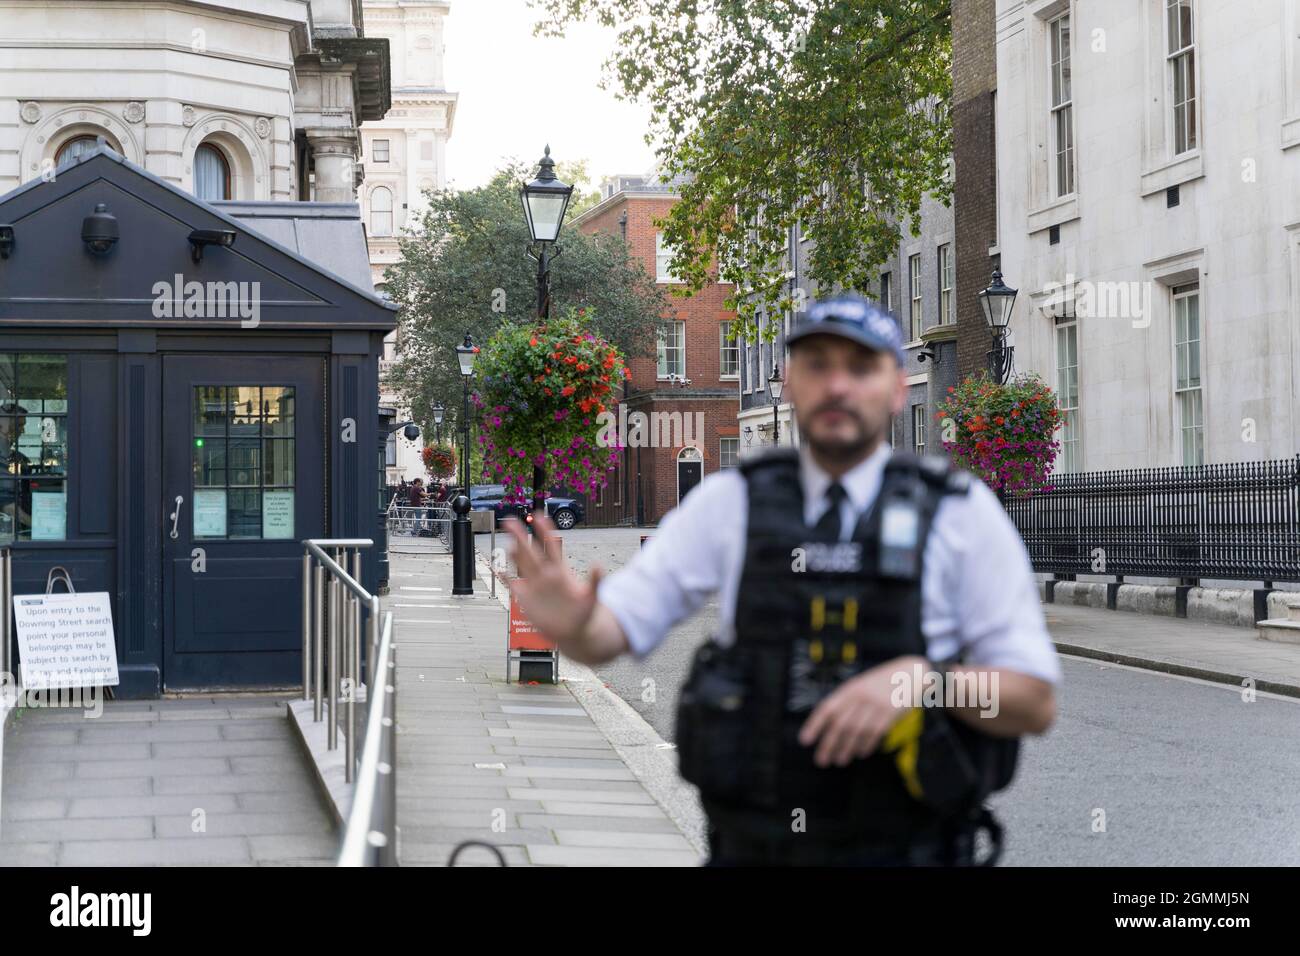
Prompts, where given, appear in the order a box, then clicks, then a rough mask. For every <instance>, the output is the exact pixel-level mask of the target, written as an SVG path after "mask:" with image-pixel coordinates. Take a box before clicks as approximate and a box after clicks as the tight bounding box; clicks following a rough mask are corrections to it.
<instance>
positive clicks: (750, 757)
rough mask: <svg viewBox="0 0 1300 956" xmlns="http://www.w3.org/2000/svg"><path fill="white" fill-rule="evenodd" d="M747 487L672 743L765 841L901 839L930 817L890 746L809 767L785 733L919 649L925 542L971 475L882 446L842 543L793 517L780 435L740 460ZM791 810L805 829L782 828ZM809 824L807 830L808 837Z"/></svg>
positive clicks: (721, 805)
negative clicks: (720, 638)
mask: <svg viewBox="0 0 1300 956" xmlns="http://www.w3.org/2000/svg"><path fill="white" fill-rule="evenodd" d="M741 471H742V473H743V475H744V477H745V480H746V485H747V489H748V498H749V505H748V525H747V535H746V544H745V557H744V566H743V570H742V572H741V576H740V583H739V591H738V594H737V601H736V613H735V642H734V644H733V645H732V646H730V647H728V648H722V647H720V646H719V645H717V644H714V643H712V642H711V643H709V644H706V645H704V647H702V648H701V649H700V651H699V652H698V653H697V657H696V666H695V668H694V669H693V671H692V674H691V677H690V679H689V680H688V682H687V685H686V686H685V687H684V688H683V692H682V698H681V703H680V705H679V715H678V716H679V720H678V742H677V743H678V749H679V759H680V763H681V768H682V773H683V776H685V777H686V779H687V780H690V781H691V782H692V783H695V784H696V785H697V786H699V788H700V791H701V798H702V799H703V801H704V805H705V808H706V810H707V811H708V813H709V817H710V819H711V821H712V822H713V823H714V825H715V826H717V825H719V824H721V825H724V826H726V827H728V828H729V829H730V830H731V831H732V832H734V833H739V834H743V833H745V832H746V831H752V832H753V833H755V834H756V835H761V836H762V838H763V839H771V838H772V837H774V836H780V835H782V834H790V835H791V838H792V839H800V840H807V839H810V838H811V839H818V838H821V839H829V840H854V841H859V842H866V843H873V844H881V845H885V844H898V843H906V841H907V840H908V839H909V837H910V836H911V835H913V834H916V833H919V832H925V831H928V830H931V829H932V828H933V827H934V826H935V825H937V824H938V823H939V816H938V814H937V813H936V811H935V810H933V809H932V808H930V807H928V806H927V805H926V804H924V803H922V802H920V801H918V800H916V799H914V798H913V797H912V796H911V795H909V793H908V792H907V789H906V787H905V786H904V784H903V779H902V776H901V774H900V772H899V770H898V768H897V766H896V765H895V762H894V757H893V756H892V755H890V754H885V753H881V752H877V753H875V754H872V755H871V756H869V757H867V758H864V759H859V760H855V761H853V762H852V763H851V764H849V765H848V766H847V767H827V768H819V767H817V766H815V765H814V763H813V755H814V753H815V750H816V747H815V745H814V746H813V747H804V746H803V745H802V744H800V743H799V742H798V739H797V735H798V732H799V729H800V728H801V727H802V726H803V723H804V721H805V720H806V719H807V717H808V715H809V714H810V713H811V712H812V710H813V708H814V707H815V705H816V703H817V702H818V701H819V700H821V699H822V698H823V697H824V696H826V694H828V693H829V692H830V691H832V690H833V689H834V688H835V687H837V686H838V685H839V684H841V683H842V682H843V681H844V680H846V679H848V678H850V677H853V676H854V675H856V674H859V673H861V672H862V671H865V670H869V669H871V668H872V667H875V666H877V665H879V664H881V663H884V662H885V661H888V660H890V659H892V658H895V657H899V656H902V655H907V654H916V655H920V656H921V657H925V656H926V645H925V639H924V636H923V634H922V632H921V574H922V556H923V554H924V549H925V542H926V539H927V537H928V534H929V531H930V526H931V524H932V522H933V518H934V514H935V512H936V510H937V509H938V506H939V502H940V500H941V499H942V498H943V496H944V495H947V494H956V493H964V492H965V490H966V488H967V486H968V480H969V476H968V475H966V474H965V473H962V472H955V471H952V470H950V469H949V468H948V466H947V464H946V462H943V461H941V460H937V459H934V460H931V459H919V458H917V457H916V456H913V455H908V454H902V453H894V454H893V455H892V456H891V457H890V459H889V460H888V461H887V463H886V465H885V469H884V474H883V476H882V481H881V488H880V491H879V494H878V495H877V497H876V499H875V501H874V502H873V503H872V505H871V507H870V509H869V510H868V511H867V512H866V513H865V514H863V515H862V516H861V518H860V520H859V521H858V524H857V526H856V528H855V529H854V532H853V535H852V538H851V540H850V541H849V542H846V543H840V542H838V541H832V540H829V536H828V535H825V534H822V535H819V534H818V533H817V532H816V531H815V529H813V528H810V527H809V526H808V525H806V524H805V523H804V520H803V511H804V502H803V489H802V485H801V483H800V480H799V459H798V455H797V453H796V452H794V450H793V449H780V450H774V451H772V452H769V453H768V454H766V455H764V456H762V457H759V458H755V459H750V460H749V461H747V462H745V463H743V464H742V465H741ZM800 814H802V822H803V826H804V828H805V829H804V831H803V832H800V831H799V829H798V828H796V827H792V821H793V820H795V819H796V818H797V817H798V816H799V815H800ZM804 833H806V836H805V835H804Z"/></svg>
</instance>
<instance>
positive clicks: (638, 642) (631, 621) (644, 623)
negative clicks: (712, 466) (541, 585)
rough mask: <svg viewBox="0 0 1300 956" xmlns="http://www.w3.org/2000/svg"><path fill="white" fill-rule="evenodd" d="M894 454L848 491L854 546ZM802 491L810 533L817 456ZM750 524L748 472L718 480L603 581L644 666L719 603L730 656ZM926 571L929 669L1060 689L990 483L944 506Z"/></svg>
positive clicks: (602, 589) (845, 518) (871, 461)
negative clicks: (950, 667) (680, 626)
mask: <svg viewBox="0 0 1300 956" xmlns="http://www.w3.org/2000/svg"><path fill="white" fill-rule="evenodd" d="M891 453H892V449H890V448H889V446H888V445H884V444H882V445H881V446H880V448H878V449H877V450H876V451H875V452H874V453H873V454H872V455H871V456H870V457H869V458H867V459H866V460H865V461H863V462H861V463H860V464H858V465H856V466H855V467H854V468H853V469H852V470H851V471H849V472H847V473H845V475H844V476H843V477H842V478H841V479H840V484H841V485H843V487H844V490H845V491H846V492H847V493H848V494H847V496H846V497H845V499H844V501H843V503H842V505H841V507H842V508H843V513H842V514H841V519H840V525H841V532H842V534H841V538H842V540H848V539H849V538H850V537H852V534H853V529H854V527H855V526H856V524H857V522H858V519H859V517H860V516H861V515H862V513H863V512H865V511H866V510H867V509H868V508H869V507H870V506H871V504H872V502H873V501H874V500H875V498H876V495H877V493H878V492H879V491H880V483H881V478H882V475H883V473H884V467H885V462H886V461H887V460H888V458H889V456H890V454H891ZM800 481H801V483H802V485H803V494H804V520H805V521H806V522H807V523H808V524H809V525H810V526H811V525H813V524H815V523H816V522H817V520H818V519H819V518H820V517H821V515H822V513H823V512H824V511H825V510H826V508H827V507H828V502H827V498H826V489H827V488H829V487H830V484H831V478H830V476H829V475H828V474H827V473H826V472H825V471H823V470H822V469H821V468H819V467H818V466H817V464H816V463H815V462H813V460H812V457H811V456H810V455H809V454H808V453H807V451H806V450H801V452H800ZM793 505H794V502H791V506H793ZM748 514H749V501H748V494H747V487H746V484H745V479H744V476H743V475H741V473H740V471H739V469H735V468H728V469H725V470H723V471H719V472H717V473H715V474H712V475H709V476H708V477H707V478H705V479H704V480H703V481H702V482H700V484H699V485H698V486H696V487H695V489H694V490H692V491H691V492H690V494H688V495H687V496H686V497H685V498H684V499H683V500H682V503H681V504H680V505H679V506H678V507H677V508H676V509H674V510H673V511H672V512H670V513H669V514H668V515H667V516H666V517H665V518H664V520H663V521H662V522H661V523H660V525H659V528H658V530H657V531H655V532H654V534H653V535H652V536H651V538H650V540H649V541H647V542H646V544H645V547H644V548H642V549H641V551H640V552H639V553H638V554H637V555H636V556H635V557H634V558H633V559H632V560H631V561H630V562H629V563H628V564H627V565H626V566H624V567H623V568H621V569H620V570H618V571H616V572H614V573H612V574H610V575H609V576H608V577H607V578H605V579H604V580H603V581H601V583H600V585H599V589H598V591H597V597H598V599H599V600H600V603H602V604H604V605H605V606H606V607H608V608H609V609H610V610H611V611H612V612H613V614H614V616H615V617H616V618H617V619H618V622H619V624H620V625H622V628H623V633H624V634H625V635H626V636H627V640H628V643H629V644H630V645H631V648H632V652H633V653H634V654H635V655H636V656H637V657H644V656H645V655H647V654H649V653H650V652H651V651H652V650H654V648H655V647H657V646H658V644H659V642H660V641H662V640H663V639H664V637H665V636H666V635H667V633H668V632H669V631H670V630H671V629H672V628H673V626H674V625H676V624H677V623H678V622H679V621H681V620H683V619H684V618H686V617H688V616H689V615H691V614H692V613H694V612H695V611H696V610H698V609H699V608H700V607H701V606H702V605H703V604H704V603H705V602H706V601H707V600H708V599H709V597H710V596H711V595H713V594H714V593H715V592H719V591H720V592H721V599H720V608H719V620H718V633H717V634H716V635H715V639H716V640H717V641H718V642H719V643H720V644H723V645H727V644H730V643H731V642H732V641H733V640H734V639H735V634H734V627H733V621H734V619H735V611H736V593H737V591H738V589H739V586H740V573H741V568H742V565H743V564H744V558H745V532H746V524H747V519H748ZM922 568H923V570H922V578H921V630H922V633H923V634H924V635H925V640H926V647H927V650H928V657H929V658H930V660H933V661H939V660H946V659H949V658H951V657H955V656H957V655H958V654H959V653H964V654H965V656H966V661H967V663H969V664H972V665H976V666H984V667H1000V668H1006V669H1007V670H1011V671H1016V672H1018V673H1021V674H1027V675H1029V676H1031V677H1037V678H1040V679H1042V680H1045V681H1049V682H1051V683H1053V684H1056V683H1059V682H1060V680H1061V665H1060V662H1059V661H1058V660H1057V656H1056V649H1055V648H1054V647H1053V646H1052V642H1051V639H1050V638H1049V636H1048V634H1047V627H1046V623H1045V622H1044V620H1043V610H1042V605H1041V604H1040V602H1039V597H1038V587H1037V584H1036V583H1035V581H1034V576H1033V572H1032V569H1031V567H1030V563H1029V555H1028V553H1027V552H1026V551H1025V546H1024V543H1023V542H1022V541H1021V540H1020V535H1019V534H1018V533H1017V532H1016V529H1015V526H1014V525H1013V524H1012V523H1011V519H1010V518H1008V517H1007V514H1006V512H1005V511H1004V510H1003V508H1002V505H1001V503H1000V502H999V501H998V499H997V497H996V496H995V495H994V494H993V492H992V491H990V490H989V488H988V486H987V485H985V484H984V483H983V482H982V481H979V480H978V479H976V480H973V481H971V487H970V490H969V491H968V492H967V493H966V494H964V495H960V494H958V495H947V496H945V497H944V498H943V499H942V500H941V502H940V505H939V508H938V511H937V512H936V513H935V518H934V523H933V526H932V527H931V530H930V536H929V538H928V540H927V542H926V546H925V554H924V562H923V565H922Z"/></svg>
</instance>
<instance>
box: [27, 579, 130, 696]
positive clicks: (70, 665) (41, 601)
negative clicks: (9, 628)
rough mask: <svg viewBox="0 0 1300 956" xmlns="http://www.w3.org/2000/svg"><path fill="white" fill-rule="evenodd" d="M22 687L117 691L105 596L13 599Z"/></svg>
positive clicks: (110, 616) (114, 650) (114, 648)
mask: <svg viewBox="0 0 1300 956" xmlns="http://www.w3.org/2000/svg"><path fill="white" fill-rule="evenodd" d="M14 623H15V624H16V625H17V637H18V657H19V662H20V667H21V677H22V684H23V687H24V688H26V689H27V690H49V689H55V688H60V687H115V686H117V684H118V676H117V645H116V642H115V641H114V638H113V613H112V610H111V608H110V606H109V598H108V592H107V591H97V592H91V593H87V594H15V595H14Z"/></svg>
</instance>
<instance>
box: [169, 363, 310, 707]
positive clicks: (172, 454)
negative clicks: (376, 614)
mask: <svg viewBox="0 0 1300 956" xmlns="http://www.w3.org/2000/svg"><path fill="white" fill-rule="evenodd" d="M324 400H325V395H324V362H323V361H322V360H321V359H318V358H306V357H301V358H300V357H294V356H285V357H278V356H277V357H263V356H184V355H181V356H164V358H163V442H162V449H163V483H162V494H163V508H162V514H163V521H164V526H163V529H162V531H163V533H162V541H163V562H162V564H163V582H162V600H163V686H164V687H166V688H167V689H169V690H185V689H195V688H203V689H208V690H212V689H219V688H224V687H259V686H260V687H276V686H292V685H297V684H299V683H300V682H301V680H302V660H301V654H302V621H301V615H302V608H301V605H302V601H301V596H300V595H301V588H302V580H301V579H302V544H301V542H302V540H303V539H304V538H313V537H323V536H324V532H325V526H326V525H325V488H324V474H325V453H324V448H325V436H324V421H323V409H324V404H325V401H324Z"/></svg>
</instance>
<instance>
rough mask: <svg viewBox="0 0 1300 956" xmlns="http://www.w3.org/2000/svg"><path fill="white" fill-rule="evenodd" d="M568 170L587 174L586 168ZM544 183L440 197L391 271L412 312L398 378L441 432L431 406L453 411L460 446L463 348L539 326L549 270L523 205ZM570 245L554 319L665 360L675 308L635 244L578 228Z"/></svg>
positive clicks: (515, 167) (509, 175)
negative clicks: (660, 350) (526, 194)
mask: <svg viewBox="0 0 1300 956" xmlns="http://www.w3.org/2000/svg"><path fill="white" fill-rule="evenodd" d="M563 172H564V175H565V176H569V175H575V174H576V175H577V176H578V177H580V178H581V177H583V176H585V173H584V172H583V167H582V166H581V165H575V166H572V167H569V168H568V169H565V170H563ZM533 175H534V170H533V169H532V168H531V167H528V166H525V165H523V164H512V165H508V166H506V167H505V168H503V169H501V170H500V171H498V172H497V174H496V175H495V176H494V177H493V178H492V181H491V182H489V183H488V184H487V185H485V186H482V187H479V188H476V189H469V190H463V191H454V190H445V191H442V192H438V193H430V194H428V197H429V205H428V208H427V210H426V211H425V213H424V214H423V216H422V217H421V219H420V222H419V224H418V227H417V229H416V230H414V231H413V232H411V233H410V234H408V235H405V236H403V237H401V238H400V240H399V248H400V250H401V256H402V261H401V262H399V263H397V264H396V265H394V266H392V267H390V268H389V269H388V270H387V272H386V273H385V276H384V281H385V282H386V284H387V289H388V293H389V295H391V296H392V297H393V300H394V301H395V302H397V303H398V304H399V305H401V306H402V311H401V313H400V315H399V317H398V321H399V328H400V332H399V336H400V340H401V341H400V349H399V354H400V358H399V360H398V362H397V364H396V365H395V367H394V369H393V370H392V371H391V372H390V373H389V374H390V376H391V378H392V381H393V382H394V383H395V384H396V389H397V391H398V392H399V394H400V395H401V396H402V400H403V402H404V403H405V404H406V405H407V406H408V407H409V408H410V409H411V415H412V417H413V418H414V419H415V420H416V421H417V422H419V423H420V424H421V425H422V426H424V427H425V430H426V431H427V432H428V433H429V434H432V433H433V427H432V413H431V411H430V408H431V406H432V405H433V403H434V402H437V401H441V402H442V403H443V404H445V405H446V407H447V415H446V421H444V422H443V426H442V429H443V432H442V433H443V435H444V436H446V437H449V438H450V439H452V440H453V441H455V442H457V443H459V439H460V433H461V418H462V409H463V405H464V402H463V387H464V386H463V383H462V379H461V374H460V366H459V363H458V362H457V359H456V351H455V349H456V346H457V345H460V344H461V343H462V342H463V341H464V339H465V333H466V332H469V333H470V334H471V335H472V336H473V338H474V341H475V342H476V343H478V344H479V345H482V344H483V343H484V342H486V341H487V340H488V339H489V338H490V337H491V336H492V335H493V334H494V333H495V332H497V331H498V330H499V329H501V328H502V327H504V326H508V325H512V324H514V325H517V324H526V325H532V324H533V323H534V322H535V321H536V310H537V265H536V263H535V262H534V261H533V260H532V259H530V258H529V257H528V255H527V254H526V250H527V248H528V228H527V225H526V223H525V221H524V213H523V208H522V206H521V204H520V200H519V185H520V183H521V182H522V181H524V180H525V179H528V178H531V177H532V176H533ZM562 178H563V177H562ZM566 181H571V180H566ZM574 198H575V203H576V201H577V200H578V198H579V197H578V194H577V193H575V196H574ZM587 198H588V199H590V198H591V197H587ZM573 208H574V207H573V206H571V207H570V218H571V217H572V215H574V214H575V213H574V212H573ZM558 245H559V247H560V248H561V250H562V254H561V255H560V256H559V257H558V258H556V259H555V261H554V264H553V266H552V268H551V310H552V315H561V314H563V313H564V312H565V310H567V309H569V308H575V309H576V308H585V309H588V310H590V311H591V312H592V313H593V314H594V315H595V316H596V317H597V318H596V320H595V323H594V325H593V328H592V330H593V332H595V333H596V334H598V335H600V336H601V337H602V338H605V339H608V340H609V341H610V342H611V343H613V344H615V345H616V346H617V347H618V349H619V351H620V352H621V353H622V354H625V355H648V354H653V351H652V350H653V348H654V329H655V325H656V322H657V321H658V319H659V316H660V314H661V313H662V312H663V310H664V308H665V306H666V304H667V302H666V299H665V298H664V296H663V294H662V293H661V292H660V290H659V287H658V286H657V285H656V283H655V281H654V279H653V277H651V276H648V275H647V274H646V271H645V269H644V267H643V266H642V265H641V263H640V262H639V261H636V260H633V259H631V258H629V256H628V251H627V245H626V244H625V243H624V242H623V240H622V239H621V238H620V237H618V236H614V235H608V234H597V235H586V234H584V233H582V232H580V231H579V230H577V229H573V228H569V227H566V228H565V229H564V231H563V232H561V234H560V241H559V243H558ZM476 377H477V376H476ZM473 387H475V386H474V383H473V382H471V388H473ZM473 412H474V410H473V409H472V408H471V415H473ZM471 427H476V426H474V425H473V423H471ZM475 444H476V443H475ZM472 473H473V474H477V473H478V472H477V470H472Z"/></svg>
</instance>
